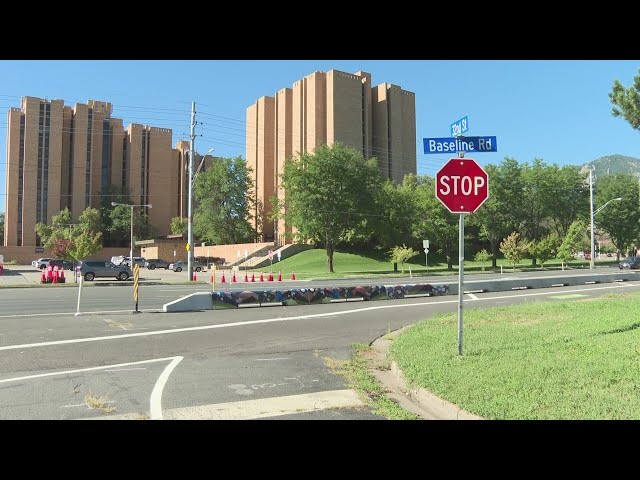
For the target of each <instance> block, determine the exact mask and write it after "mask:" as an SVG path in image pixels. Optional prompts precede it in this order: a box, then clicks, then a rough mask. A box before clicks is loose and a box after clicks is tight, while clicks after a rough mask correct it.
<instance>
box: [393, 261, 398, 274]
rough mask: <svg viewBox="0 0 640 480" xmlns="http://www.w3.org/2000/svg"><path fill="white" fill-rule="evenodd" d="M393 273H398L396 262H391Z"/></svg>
mask: <svg viewBox="0 0 640 480" xmlns="http://www.w3.org/2000/svg"><path fill="white" fill-rule="evenodd" d="M393 271H394V272H397V271H398V262H393Z"/></svg>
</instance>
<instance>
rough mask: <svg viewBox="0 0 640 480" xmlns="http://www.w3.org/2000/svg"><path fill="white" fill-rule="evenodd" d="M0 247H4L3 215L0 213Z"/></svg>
mask: <svg viewBox="0 0 640 480" xmlns="http://www.w3.org/2000/svg"><path fill="white" fill-rule="evenodd" d="M0 245H4V213H0Z"/></svg>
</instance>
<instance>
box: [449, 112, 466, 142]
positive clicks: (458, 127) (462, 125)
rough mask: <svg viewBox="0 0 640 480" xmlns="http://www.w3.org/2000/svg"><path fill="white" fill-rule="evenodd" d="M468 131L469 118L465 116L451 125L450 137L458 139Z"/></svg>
mask: <svg viewBox="0 0 640 480" xmlns="http://www.w3.org/2000/svg"><path fill="white" fill-rule="evenodd" d="M468 130H469V118H468V116H467V115H465V116H464V117H462V118H461V119H460V120H456V121H455V122H453V123H452V124H451V136H452V137H458V136H460V135H462V134H463V133H464V132H466V131H468Z"/></svg>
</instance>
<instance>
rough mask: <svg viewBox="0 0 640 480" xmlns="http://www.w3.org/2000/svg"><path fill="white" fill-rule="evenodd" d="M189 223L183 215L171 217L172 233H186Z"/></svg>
mask: <svg viewBox="0 0 640 480" xmlns="http://www.w3.org/2000/svg"><path fill="white" fill-rule="evenodd" d="M188 228H189V224H188V223H187V219H186V218H184V217H173V218H172V219H171V233H172V234H174V235H180V234H182V235H186V234H187V233H188V232H187V230H188Z"/></svg>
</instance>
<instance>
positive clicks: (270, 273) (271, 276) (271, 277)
mask: <svg viewBox="0 0 640 480" xmlns="http://www.w3.org/2000/svg"><path fill="white" fill-rule="evenodd" d="M269 281H270V282H273V272H269Z"/></svg>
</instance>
